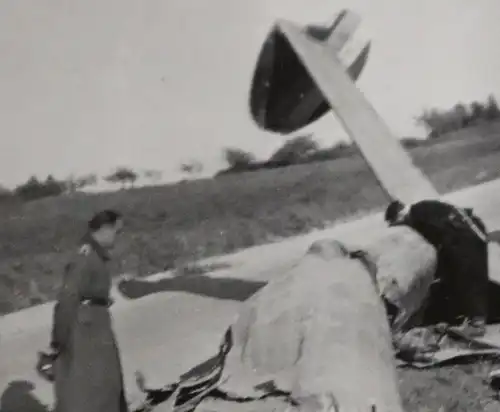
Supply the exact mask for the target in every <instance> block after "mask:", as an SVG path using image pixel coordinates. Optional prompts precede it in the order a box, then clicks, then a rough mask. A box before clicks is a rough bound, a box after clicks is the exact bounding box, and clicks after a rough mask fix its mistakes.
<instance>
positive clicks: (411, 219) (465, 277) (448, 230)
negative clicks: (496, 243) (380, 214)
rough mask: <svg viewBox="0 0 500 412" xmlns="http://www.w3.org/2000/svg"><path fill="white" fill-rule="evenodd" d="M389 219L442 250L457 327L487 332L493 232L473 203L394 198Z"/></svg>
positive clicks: (442, 273)
mask: <svg viewBox="0 0 500 412" xmlns="http://www.w3.org/2000/svg"><path fill="white" fill-rule="evenodd" d="M385 220H386V222H387V223H388V224H389V225H390V226H393V225H406V226H408V227H410V228H412V229H413V230H415V231H416V232H418V233H419V234H420V235H422V236H423V237H424V238H425V239H426V240H427V241H428V242H429V243H430V244H431V245H433V246H434V247H435V248H436V250H437V252H438V270H437V275H438V276H439V278H440V279H439V280H440V282H441V283H442V285H441V286H442V288H443V290H444V291H445V293H446V294H447V295H448V296H449V304H450V307H449V309H451V311H452V318H454V319H456V320H461V324H460V326H458V327H456V328H455V329H456V330H457V331H459V332H462V333H464V334H466V335H468V336H470V337H480V336H483V335H484V333H485V332H486V318H487V307H488V302H487V295H488V282H489V278H488V235H487V232H486V227H485V225H484V223H483V222H482V220H481V219H479V218H478V217H477V216H475V215H474V214H473V212H472V209H458V208H457V207H455V206H453V205H451V204H448V203H445V202H441V201H438V200H424V201H420V202H417V203H414V204H412V205H405V204H403V203H402V202H400V201H398V200H395V201H393V202H392V203H391V204H390V205H389V206H388V207H387V209H386V212H385Z"/></svg>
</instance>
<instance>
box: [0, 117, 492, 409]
mask: <svg viewBox="0 0 500 412" xmlns="http://www.w3.org/2000/svg"><path fill="white" fill-rule="evenodd" d="M411 156H412V157H413V159H414V161H415V162H416V164H417V165H419V166H420V167H422V169H423V170H424V171H425V173H426V174H427V175H428V176H429V177H430V179H431V180H432V181H433V183H434V184H435V185H436V186H437V187H438V189H439V191H440V192H441V193H444V192H448V191H453V190H456V189H459V188H462V187H466V186H470V185H474V184H477V183H481V182H485V181H488V180H491V179H495V178H498V177H500V169H498V164H499V162H500V125H483V126H480V127H476V128H474V129H471V130H465V131H461V132H458V133H455V134H453V135H450V136H447V137H444V138H442V139H440V140H436V141H434V142H430V143H428V144H426V145H423V146H422V147H417V148H414V149H412V150H411ZM386 202H387V199H386V198H385V197H384V195H383V192H382V191H381V190H380V188H378V186H377V184H376V181H375V179H374V178H373V176H372V175H371V173H370V171H369V170H368V168H367V167H366V165H365V164H364V162H363V160H362V159H361V157H359V156H352V157H348V158H342V159H337V160H334V161H328V162H321V163H315V164H309V165H298V166H293V167H288V168H283V169H277V170H272V171H263V172H254V173H247V174H238V175H232V176H224V177H220V178H217V179H207V180H200V181H190V182H183V183H178V184H175V185H170V186H163V187H150V188H141V189H135V190H127V191H118V192H115V193H103V194H94V195H85V194H80V195H76V196H72V197H59V198H51V199H45V200H41V201H37V202H31V203H27V204H24V205H11V206H10V207H7V206H4V210H3V212H2V215H1V216H0V238H1V239H2V244H1V245H0V313H8V312H11V311H14V310H17V309H20V308H23V307H28V306H32V305H34V304H36V303H39V302H43V301H46V300H49V299H51V298H52V297H53V296H54V291H55V288H56V287H57V282H58V277H59V275H60V272H61V268H62V266H63V264H64V262H65V260H66V259H67V257H68V255H69V254H70V253H71V252H72V250H74V245H75V244H76V242H77V240H78V238H79V236H80V235H81V234H82V232H81V230H82V227H83V225H84V222H85V220H87V219H88V218H89V216H90V215H91V214H92V213H93V212H95V211H97V210H99V209H102V208H104V207H112V208H116V209H119V210H120V211H122V212H123V213H124V215H125V217H126V223H127V230H126V233H125V234H124V236H123V239H122V240H121V242H120V244H119V246H118V250H117V254H118V259H117V260H118V262H119V264H118V265H117V266H116V267H115V268H114V272H115V273H123V272H131V273H139V274H140V275H145V274H149V273H154V272H158V271H162V270H164V269H166V268H185V267H186V265H187V264H188V263H190V262H193V261H194V260H196V259H197V258H200V257H205V256H212V255H217V254H222V253H227V252H231V251H234V250H237V249H240V248H245V247H248V246H253V245H257V244H261V243H266V242H271V241H276V240H279V239H280V238H283V237H287V236H290V235H294V234H299V233H303V232H306V231H308V230H311V229H313V228H321V227H324V226H327V225H331V224H333V223H334V222H338V221H340V220H344V219H347V218H348V217H352V216H356V215H362V214H366V213H367V212H370V211H374V210H377V209H380V208H381V207H383V206H384V205H385V204H386ZM191 267H192V266H191ZM490 364H491V363H490V362H486V361H485V362H482V363H481V364H479V365H470V366H457V367H450V368H443V369H440V370H438V371H427V372H416V371H401V380H402V384H401V385H402V386H401V387H402V393H403V396H404V399H405V402H406V404H407V405H408V410H409V411H419V412H423V411H424V410H425V409H421V408H420V407H421V406H422V405H426V406H428V407H429V408H430V409H428V410H430V411H437V410H438V406H440V405H444V406H445V411H456V412H458V411H464V412H465V411H467V412H475V411H478V412H479V411H483V410H485V407H486V406H485V404H486V403H488V402H491V396H492V393H490V392H489V390H488V388H487V386H486V385H485V384H484V382H483V381H482V379H483V378H484V377H485V371H486V370H487V368H488V367H490ZM495 406H497V408H499V409H500V407H498V405H495Z"/></svg>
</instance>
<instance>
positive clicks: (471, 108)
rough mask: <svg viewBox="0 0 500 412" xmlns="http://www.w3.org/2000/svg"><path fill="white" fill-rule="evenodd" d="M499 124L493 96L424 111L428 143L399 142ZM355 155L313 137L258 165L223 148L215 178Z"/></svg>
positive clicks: (290, 143)
mask: <svg viewBox="0 0 500 412" xmlns="http://www.w3.org/2000/svg"><path fill="white" fill-rule="evenodd" d="M498 120H500V109H499V107H498V103H497V101H496V99H495V97H493V96H492V95H490V96H488V98H487V99H486V101H485V102H479V101H473V102H470V103H468V104H464V103H458V104H456V105H455V106H453V107H452V108H451V109H447V110H446V109H435V108H433V109H427V110H424V111H423V113H422V114H421V115H419V116H417V117H416V118H415V121H416V123H417V124H418V125H420V126H423V127H424V128H425V129H426V130H427V133H428V134H427V139H416V138H403V139H401V142H402V144H403V146H405V147H406V148H412V147H416V146H419V145H421V144H426V142H428V141H429V140H431V139H436V138H440V137H442V136H444V135H446V134H447V133H450V132H454V131H457V130H460V129H465V128H468V127H472V126H477V125H479V124H481V123H488V122H495V121H498ZM356 152H357V148H356V147H355V145H354V144H353V143H348V142H340V143H337V144H335V145H333V146H331V147H328V148H320V147H319V145H318V143H317V142H316V141H315V140H314V137H313V135H311V134H308V135H299V136H296V137H294V138H292V139H289V140H287V141H286V142H285V143H284V144H283V146H281V147H280V148H278V150H277V151H276V152H275V153H273V154H272V155H271V156H270V157H269V159H266V160H264V161H258V160H257V159H256V158H255V156H254V155H253V154H252V153H249V152H247V151H245V150H242V149H238V148H233V147H230V148H226V149H224V159H225V161H226V164H227V168H226V169H224V170H221V171H220V172H219V173H218V175H219V176H220V175H225V174H231V173H239V172H246V171H254V170H261V169H273V168H277V167H286V166H290V165H293V164H300V163H311V162H318V161H324V160H335V159H338V158H341V157H347V156H351V155H353V154H355V153H356Z"/></svg>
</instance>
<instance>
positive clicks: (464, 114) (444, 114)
mask: <svg viewBox="0 0 500 412" xmlns="http://www.w3.org/2000/svg"><path fill="white" fill-rule="evenodd" d="M498 120H500V109H499V107H498V104H497V101H496V99H495V98H494V97H493V96H491V95H490V96H488V98H487V99H486V101H485V102H479V101H473V102H470V103H468V104H464V103H458V104H456V105H455V106H453V107H452V108H451V109H447V110H445V109H436V108H432V109H427V110H424V111H423V113H422V114H421V115H420V116H418V117H416V119H415V121H416V123H417V124H419V125H422V126H423V127H425V129H426V130H427V132H428V139H426V140H422V139H415V138H404V139H402V140H401V141H402V143H403V145H404V146H405V147H406V148H411V147H415V146H418V145H421V144H425V142H426V141H428V140H430V139H437V138H440V137H441V136H443V135H445V134H447V133H450V132H453V131H457V130H460V129H464V128H467V127H471V126H475V125H478V124H481V123H487V122H493V121H498ZM355 153H357V148H356V147H355V145H354V144H353V143H349V142H339V143H337V144H335V145H333V146H331V147H327V148H321V147H320V146H319V144H318V143H317V142H316V141H315V140H314V136H313V135H312V134H306V135H299V136H296V137H293V138H291V139H289V140H287V141H285V143H284V144H283V145H282V146H281V147H279V148H278V149H277V150H276V151H275V152H274V153H273V154H272V155H271V156H270V157H269V158H268V159H266V160H263V161H259V160H257V159H256V157H255V156H254V155H253V154H252V153H250V152H248V151H245V150H242V149H239V148H234V147H228V148H225V149H224V151H223V157H224V160H225V162H226V164H227V167H226V168H225V169H223V170H221V171H219V172H218V173H217V174H216V176H221V175H226V174H231V173H240V172H248V171H256V170H262V169H273V168H279V167H286V166H290V165H294V164H301V163H311V162H318V161H326V160H334V159H339V158H343V157H348V156H352V155H353V154H355ZM179 170H180V172H182V173H183V174H184V175H185V176H186V177H191V178H197V177H199V176H200V175H201V173H202V172H203V164H202V163H201V162H199V161H198V160H188V161H186V162H183V163H182V164H181V165H180V166H179ZM141 177H143V178H145V179H147V180H149V181H150V182H151V183H153V184H154V183H157V182H159V181H160V180H161V178H162V173H161V171H158V170H145V171H142V172H137V171H135V170H133V169H132V168H130V167H117V168H116V169H115V170H113V171H112V172H111V173H109V174H108V175H107V176H104V177H102V178H99V177H98V176H97V175H96V174H87V175H83V176H70V177H68V178H66V179H62V180H59V179H56V178H54V177H53V176H52V175H49V176H47V177H46V178H45V179H39V178H37V177H36V176H32V177H30V178H29V179H28V180H27V181H26V182H25V183H22V184H20V185H19V186H17V187H16V188H14V190H8V189H6V188H3V187H1V186H0V201H2V200H4V199H10V198H12V197H15V198H18V199H20V200H22V201H30V200H36V199H40V198H44V197H49V196H59V195H63V194H71V193H75V192H78V191H80V190H82V189H84V188H88V187H91V186H95V185H96V184H97V183H98V182H99V180H101V179H102V180H104V181H106V182H108V183H111V184H115V185H117V186H119V187H120V188H122V189H126V188H130V187H133V186H134V184H135V183H136V181H137V180H138V179H139V178H141Z"/></svg>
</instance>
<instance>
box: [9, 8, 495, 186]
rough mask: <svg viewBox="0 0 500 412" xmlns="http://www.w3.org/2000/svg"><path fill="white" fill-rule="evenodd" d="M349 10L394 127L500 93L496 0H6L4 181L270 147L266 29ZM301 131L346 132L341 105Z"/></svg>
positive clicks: (209, 165) (208, 167) (325, 137)
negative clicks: (262, 115)
mask: <svg viewBox="0 0 500 412" xmlns="http://www.w3.org/2000/svg"><path fill="white" fill-rule="evenodd" d="M346 6H347V7H349V8H350V9H351V10H353V11H355V12H357V13H359V14H360V15H361V17H362V19H363V20H362V30H363V33H366V34H367V35H368V37H369V38H370V39H371V40H372V50H371V55H370V57H369V60H368V62H367V65H366V68H365V71H364V72H363V73H362V75H361V77H360V79H359V81H358V83H357V84H358V86H359V87H360V88H361V90H362V91H363V92H364V93H365V95H366V96H367V97H368V99H369V100H370V101H371V103H372V104H373V105H374V107H375V108H376V110H377V111H378V112H379V113H380V115H381V116H382V117H383V118H384V119H385V120H386V122H387V123H388V125H389V127H390V128H391V130H392V131H393V133H394V134H395V135H397V136H423V135H424V132H423V130H421V129H419V128H417V127H416V126H415V122H414V117H415V116H416V115H418V114H419V113H421V112H422V110H423V109H424V108H426V107H442V108H448V107H451V106H453V105H454V104H455V103H457V102H459V101H463V102H468V101H471V100H474V99H480V100H484V99H486V97H487V95H488V94H490V93H491V94H493V95H495V96H497V97H499V96H500V52H498V45H497V43H498V42H497V41H496V39H497V38H499V37H500V25H498V21H500V2H499V1H498V0H338V1H332V0H251V1H249V0H85V1H81V0H22V1H20V0H2V1H1V2H0V56H1V57H2V63H1V64H0V184H2V185H5V186H7V187H13V186H14V185H16V184H19V183H21V182H23V181H25V180H26V179H27V178H28V177H29V176H31V175H37V176H40V177H45V176H46V175H47V174H49V173H50V174H53V175H55V176H56V177H59V178H64V177H66V176H68V175H70V174H77V175H78V174H86V173H97V174H99V175H101V176H102V175H105V174H107V173H108V172H109V171H111V170H112V169H113V168H115V167H117V166H130V167H133V168H135V169H137V170H144V169H157V170H160V171H162V172H163V176H164V179H165V180H176V179H178V178H179V177H180V172H179V165H180V164H181V163H182V162H186V161H190V160H192V159H196V160H200V161H201V162H202V163H203V164H204V166H205V171H206V172H207V173H212V172H214V171H216V170H217V169H220V168H221V167H223V158H222V150H223V148H224V147H228V146H230V147H238V148H242V149H245V150H249V151H252V152H253V153H255V154H256V155H257V156H258V157H260V158H264V157H266V156H268V155H269V154H270V153H271V152H272V151H273V150H275V149H276V148H277V147H278V146H280V145H281V144H282V143H283V142H284V140H285V139H286V138H287V136H279V135H274V134H270V133H266V132H263V131H261V130H259V129H258V128H257V126H256V125H255V124H254V123H253V122H252V120H251V118H250V116H249V113H248V90H249V87H250V80H251V76H252V73H253V69H254V65H255V62H256V60H257V56H258V53H259V50H260V47H261V44H262V42H263V40H264V39H265V36H266V34H267V33H268V31H269V29H270V28H271V26H272V24H273V21H275V20H276V19H277V18H286V19H290V20H293V21H296V22H298V23H303V24H306V23H314V22H322V21H327V20H328V19H331V18H332V17H334V16H335V14H336V13H338V12H339V11H340V10H341V9H342V8H344V7H346ZM304 132H312V133H314V134H315V136H316V137H317V138H318V140H319V141H320V142H321V143H322V144H324V145H331V144H333V143H335V142H336V141H338V139H342V138H345V137H346V135H345V133H344V132H343V130H342V128H341V127H340V126H339V123H338V122H337V120H336V119H335V117H334V116H333V115H331V114H328V115H327V116H325V117H324V118H323V119H321V120H320V121H318V122H317V123H315V124H314V125H312V126H311V127H309V128H308V130H305V131H304ZM288 137H290V136H288Z"/></svg>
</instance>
